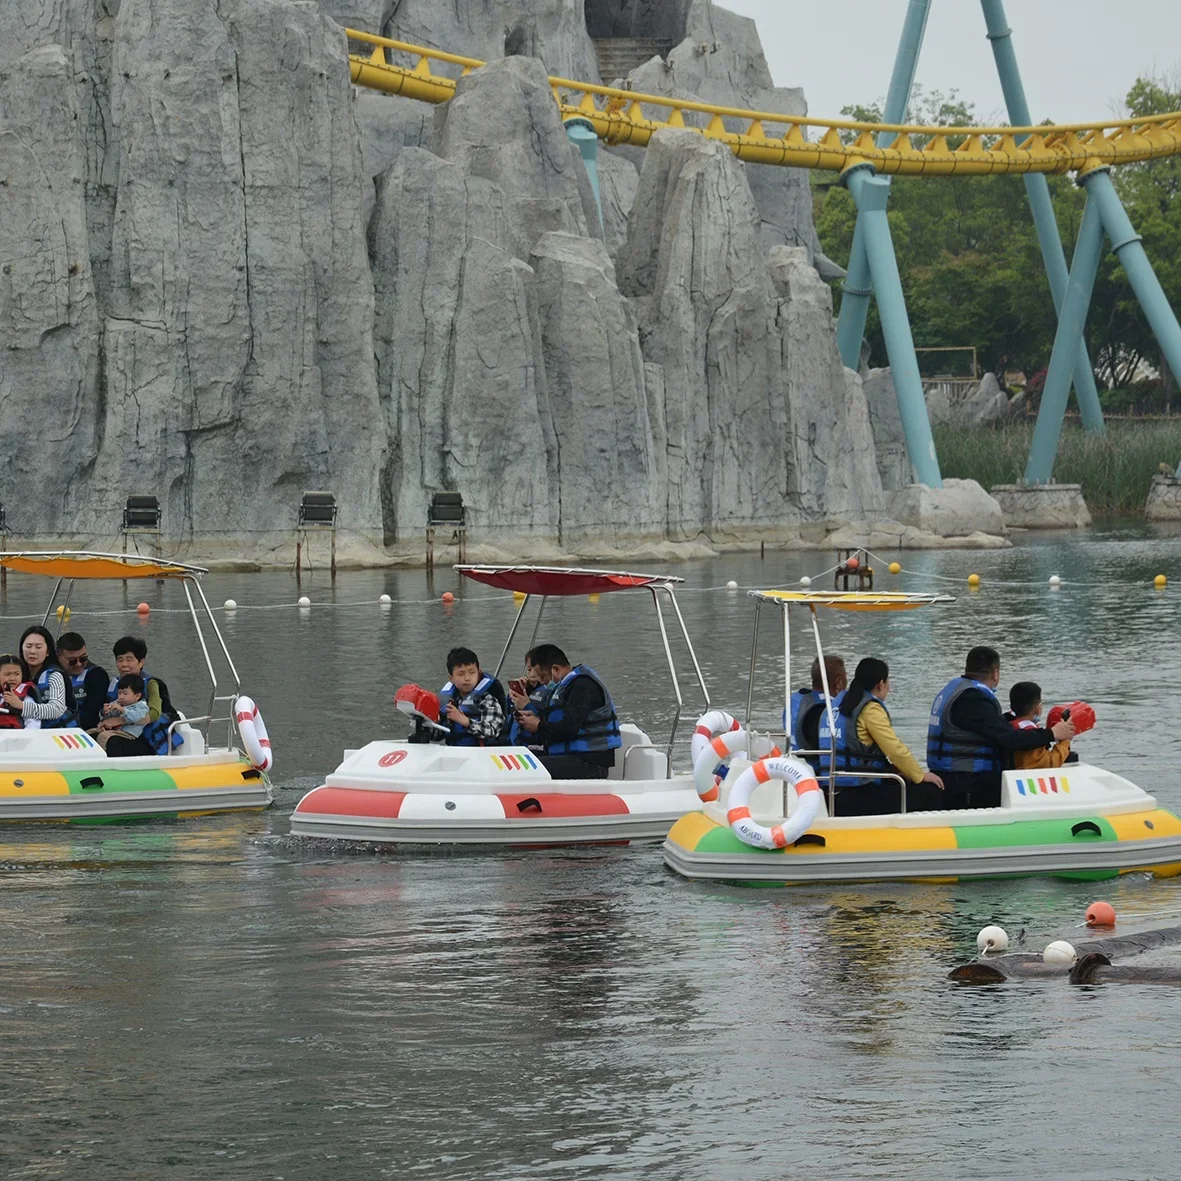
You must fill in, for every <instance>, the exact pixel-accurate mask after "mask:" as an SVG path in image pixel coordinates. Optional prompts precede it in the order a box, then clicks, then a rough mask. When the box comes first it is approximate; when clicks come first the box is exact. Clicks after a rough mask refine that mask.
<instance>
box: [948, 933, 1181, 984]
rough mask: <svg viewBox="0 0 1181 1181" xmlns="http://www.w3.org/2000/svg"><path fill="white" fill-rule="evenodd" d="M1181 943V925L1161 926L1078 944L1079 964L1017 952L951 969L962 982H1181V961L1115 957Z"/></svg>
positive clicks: (951, 974)
mask: <svg viewBox="0 0 1181 1181" xmlns="http://www.w3.org/2000/svg"><path fill="white" fill-rule="evenodd" d="M1178 944H1181V927H1161V928H1160V929H1158V930H1155V931H1141V932H1140V933H1139V934H1136V935H1113V936H1111V937H1110V938H1108V939H1091V940H1088V941H1087V942H1086V943H1078V944H1076V945H1075V948H1076V950H1077V951H1078V954H1079V958H1078V961H1077V963H1075V964H1073V965H1072V964H1047V963H1046V962H1045V961H1044V960H1043V959H1042V957H1041V956H1040V955H1033V954H1030V953H1029V952H1017V953H1015V954H1013V955H990V956H982V957H980V958H978V959H974V960H971V961H969V962H968V963H966V964H961V965H960V966H959V967H958V968H953V969H952V970H951V972H949V973H948V977H947V978H948V979H949V980H954V981H956V983H958V984H1001V983H1003V982H1004V981H1006V980H1021V979H1029V978H1033V977H1045V976H1065V977H1066V978H1067V980H1068V981H1069V982H1070V983H1071V984H1108V983H1117V982H1121V983H1156V984H1181V964H1179V965H1178V966H1177V967H1175V968H1173V967H1137V966H1135V965H1130V964H1113V963H1112V958H1113V957H1126V956H1135V955H1142V954H1143V953H1144V952H1146V951H1153V950H1155V949H1157V948H1160V947H1173V946H1177V945H1178Z"/></svg>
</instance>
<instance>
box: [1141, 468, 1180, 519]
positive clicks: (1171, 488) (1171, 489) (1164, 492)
mask: <svg viewBox="0 0 1181 1181" xmlns="http://www.w3.org/2000/svg"><path fill="white" fill-rule="evenodd" d="M1144 516H1145V519H1146V520H1149V521H1181V479H1178V478H1177V477H1176V476H1165V475H1155V476H1153V477H1152V484H1151V485H1150V486H1149V489H1148V501H1147V503H1146V504H1145V506H1144Z"/></svg>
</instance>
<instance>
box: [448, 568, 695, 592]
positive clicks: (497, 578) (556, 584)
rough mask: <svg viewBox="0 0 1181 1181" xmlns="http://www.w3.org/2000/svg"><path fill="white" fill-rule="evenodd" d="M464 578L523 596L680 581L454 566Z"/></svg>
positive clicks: (589, 572) (639, 587)
mask: <svg viewBox="0 0 1181 1181" xmlns="http://www.w3.org/2000/svg"><path fill="white" fill-rule="evenodd" d="M455 569H456V570H458V571H459V572H460V574H462V575H463V576H464V577H465V578H471V579H473V580H475V581H476V582H482V583H485V584H486V585H487V586H494V587H496V588H497V589H499V590H509V591H515V592H516V593H518V594H523V595H545V596H546V597H549V598H556V597H558V596H560V595H599V594H607V593H608V592H609V591H621V590H642V589H644V588H647V587H653V586H673V585H675V584H676V583H678V582H684V581H685V580H684V579H683V578H675V577H673V576H672V575H670V574H625V573H621V572H619V571H615V570H577V569H573V568H571V567H569V566H456V567H455Z"/></svg>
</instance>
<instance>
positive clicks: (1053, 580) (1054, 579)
mask: <svg viewBox="0 0 1181 1181" xmlns="http://www.w3.org/2000/svg"><path fill="white" fill-rule="evenodd" d="M1050 585H1051V586H1052V587H1053V588H1054V589H1055V590H1057V589H1058V588H1059V587H1060V586H1061V585H1062V579H1061V578H1059V577H1058V575H1057V574H1051V575H1050Z"/></svg>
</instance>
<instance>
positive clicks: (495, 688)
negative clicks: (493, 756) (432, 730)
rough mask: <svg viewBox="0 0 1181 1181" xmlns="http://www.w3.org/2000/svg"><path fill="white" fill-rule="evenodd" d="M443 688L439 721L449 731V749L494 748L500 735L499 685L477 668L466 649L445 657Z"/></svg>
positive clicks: (477, 661) (475, 659) (501, 701)
mask: <svg viewBox="0 0 1181 1181" xmlns="http://www.w3.org/2000/svg"><path fill="white" fill-rule="evenodd" d="M447 676H448V678H449V679H448V681H447V684H445V685H444V686H443V688H442V689H440V690H439V721H440V722H442V723H443V724H444V725H446V726H448V727H449V731H448V734H447V738H446V741H447V744H448V745H449V746H497V745H499V743H500V741H501V736H502V735H503V733H504V715H505V697H504V688H503V686H502V685H501V683H500V682H499V681H498V680H497V679H496V678H495V677H492V676H489V675H488V674H487V673H486V672H484V670H483V669H482V668H481V667H480V658H479V657H478V656H477V655H476V654H475V653H474V652H473V651H472V650H471V649H470V648H452V649H451V651H450V652H448V653H447Z"/></svg>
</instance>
